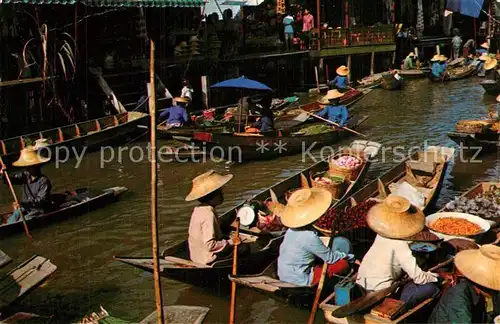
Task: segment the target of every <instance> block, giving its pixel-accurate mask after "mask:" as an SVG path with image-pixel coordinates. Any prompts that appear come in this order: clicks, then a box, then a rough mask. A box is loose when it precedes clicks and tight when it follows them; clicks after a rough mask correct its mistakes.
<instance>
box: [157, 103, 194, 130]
mask: <svg viewBox="0 0 500 324" xmlns="http://www.w3.org/2000/svg"><path fill="white" fill-rule="evenodd" d="M160 118H161V119H163V120H164V119H165V118H166V119H167V125H168V124H181V125H182V124H184V123H187V121H188V115H187V112H186V109H184V108H183V107H181V106H172V107H170V108H168V109H167V110H165V111H164V112H162V113H161V114H160Z"/></svg>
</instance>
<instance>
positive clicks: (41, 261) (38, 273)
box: [0, 255, 57, 310]
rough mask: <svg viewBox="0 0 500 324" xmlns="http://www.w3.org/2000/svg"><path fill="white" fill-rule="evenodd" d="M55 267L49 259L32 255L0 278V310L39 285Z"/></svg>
mask: <svg viewBox="0 0 500 324" xmlns="http://www.w3.org/2000/svg"><path fill="white" fill-rule="evenodd" d="M56 269H57V267H56V266H55V265H53V264H52V263H51V262H50V260H49V259H46V258H44V257H42V256H39V255H34V256H32V257H31V258H30V259H28V260H26V261H25V262H23V263H22V264H20V265H19V266H17V267H16V268H14V269H12V270H11V271H9V272H8V273H7V274H6V275H4V276H2V278H0V296H1V298H0V310H1V309H3V308H5V307H7V306H9V305H10V304H12V303H13V302H15V301H17V300H19V299H20V298H22V297H24V296H25V295H26V294H27V293H28V292H30V291H31V290H33V289H34V288H36V287H37V286H39V285H40V284H41V283H42V282H43V281H45V279H47V278H48V277H49V276H50V275H52V273H54V271H56Z"/></svg>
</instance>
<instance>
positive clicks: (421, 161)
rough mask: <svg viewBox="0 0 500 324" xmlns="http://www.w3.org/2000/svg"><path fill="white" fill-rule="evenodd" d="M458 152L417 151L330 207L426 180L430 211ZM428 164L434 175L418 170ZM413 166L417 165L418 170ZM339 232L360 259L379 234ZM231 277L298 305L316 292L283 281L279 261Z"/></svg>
mask: <svg viewBox="0 0 500 324" xmlns="http://www.w3.org/2000/svg"><path fill="white" fill-rule="evenodd" d="M454 152H455V150H454V149H452V148H447V147H428V148H427V151H425V152H422V151H421V152H417V153H415V154H413V155H412V156H410V157H408V158H406V159H404V160H403V161H402V162H400V163H399V164H398V165H396V166H395V167H393V168H392V169H390V170H389V171H387V172H386V173H384V174H383V175H382V176H380V177H379V178H377V179H376V180H374V181H372V182H371V183H369V184H368V185H366V186H365V187H363V188H362V189H360V190H359V191H357V192H355V193H354V194H352V195H350V197H348V198H347V199H344V200H343V201H341V202H339V203H338V204H336V205H333V206H332V207H330V208H331V210H345V209H347V208H349V207H352V206H355V205H356V204H359V203H362V202H364V201H366V200H368V199H370V198H375V199H383V198H384V197H386V196H387V195H388V194H390V188H391V187H392V185H393V184H396V183H402V182H404V181H407V182H409V183H412V184H415V182H417V183H418V182H425V183H426V184H425V186H417V187H416V188H417V189H418V190H419V191H421V192H422V193H423V194H424V195H425V197H426V199H425V206H424V208H423V210H424V212H428V211H429V209H430V208H431V206H432V205H433V204H434V202H435V200H436V198H437V197H438V195H439V191H440V189H441V186H442V183H443V179H444V175H445V172H446V168H447V166H448V164H449V161H450V160H451V159H452V157H453V155H454ZM427 166H432V168H433V170H434V172H433V174H432V175H429V174H420V173H417V169H418V170H419V169H425V168H426V167H427ZM412 168H415V170H414V169H412ZM347 226H348V225H347ZM321 232H323V233H324V234H325V235H329V231H324V230H321ZM338 235H339V236H344V237H346V238H347V239H349V240H350V241H351V243H352V244H353V249H354V253H355V255H356V258H357V259H359V260H361V259H362V258H363V256H364V254H365V253H366V252H367V251H368V249H369V247H370V246H371V243H372V242H373V240H374V238H375V233H373V232H372V231H371V230H370V229H369V228H367V227H362V228H355V227H353V228H344V229H340V232H339V234H338ZM230 279H231V280H232V281H234V282H236V283H238V284H240V285H243V286H245V287H248V288H251V289H253V290H256V291H258V292H260V293H263V294H266V295H268V296H271V297H273V298H275V299H277V300H279V301H283V302H286V303H289V304H292V305H295V306H307V305H309V304H310V303H311V302H312V300H313V297H314V295H315V292H316V286H299V285H295V284H291V283H287V282H283V281H280V280H279V279H278V277H277V272H276V264H271V265H270V266H269V267H268V268H267V269H265V270H264V271H263V272H262V273H258V274H255V275H248V276H236V277H231V278H230ZM329 293H331V291H330V292H329V291H328V290H324V292H323V294H324V297H326V296H327V295H328V294H329Z"/></svg>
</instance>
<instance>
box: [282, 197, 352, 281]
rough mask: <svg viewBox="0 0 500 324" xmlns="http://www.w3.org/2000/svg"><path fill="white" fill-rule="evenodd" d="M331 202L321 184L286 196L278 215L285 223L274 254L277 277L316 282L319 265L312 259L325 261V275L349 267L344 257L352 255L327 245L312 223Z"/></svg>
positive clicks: (343, 270)
mask: <svg viewBox="0 0 500 324" xmlns="http://www.w3.org/2000/svg"><path fill="white" fill-rule="evenodd" d="M331 203H332V194H331V193H330V192H329V191H328V190H326V189H323V188H311V189H309V188H308V189H300V190H298V191H296V192H294V193H293V194H292V195H291V196H290V198H289V199H288V204H287V205H286V207H285V209H284V211H283V214H282V215H281V222H282V223H283V225H285V226H286V227H288V230H287V231H286V233H285V238H284V240H283V243H281V246H280V253H279V257H278V277H279V279H280V280H281V281H285V282H289V283H292V284H296V285H299V286H311V285H315V284H317V283H318V282H319V280H320V277H321V269H322V266H315V260H316V259H321V260H323V262H326V263H327V264H328V270H327V275H328V277H329V278H331V277H334V276H335V274H343V273H344V272H346V271H348V270H349V263H348V261H347V259H353V258H354V256H353V255H348V254H346V253H344V252H339V251H335V250H332V249H330V248H328V247H327V246H326V245H325V244H324V243H323V242H322V241H321V240H320V238H319V236H318V233H317V231H316V230H315V229H314V227H313V226H312V224H314V222H316V221H317V220H318V219H319V218H320V217H321V216H322V215H323V214H324V213H325V212H326V211H327V210H328V208H329V207H330V205H331Z"/></svg>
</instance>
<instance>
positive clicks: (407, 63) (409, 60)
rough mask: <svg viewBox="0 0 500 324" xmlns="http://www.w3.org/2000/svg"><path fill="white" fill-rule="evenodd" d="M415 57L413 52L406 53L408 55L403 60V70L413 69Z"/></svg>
mask: <svg viewBox="0 0 500 324" xmlns="http://www.w3.org/2000/svg"><path fill="white" fill-rule="evenodd" d="M415 58H416V55H415V53H413V52H411V53H410V54H408V56H407V57H406V58H405V60H404V62H403V70H413V69H415V68H416V67H415V64H414V63H415Z"/></svg>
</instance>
